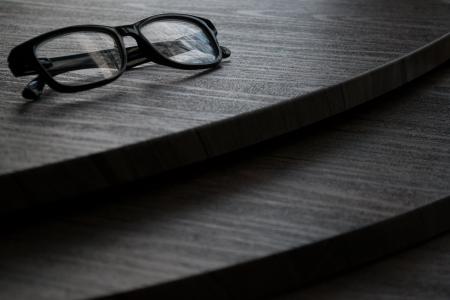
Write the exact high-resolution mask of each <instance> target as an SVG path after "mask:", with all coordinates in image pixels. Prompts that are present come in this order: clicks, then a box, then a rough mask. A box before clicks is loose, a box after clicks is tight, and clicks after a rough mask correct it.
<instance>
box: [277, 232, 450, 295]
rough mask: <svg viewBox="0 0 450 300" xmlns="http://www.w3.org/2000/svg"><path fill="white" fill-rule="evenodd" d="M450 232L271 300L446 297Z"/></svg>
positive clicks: (449, 280) (449, 258)
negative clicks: (402, 251)
mask: <svg viewBox="0 0 450 300" xmlns="http://www.w3.org/2000/svg"><path fill="white" fill-rule="evenodd" d="M449 254H450V235H449V234H446V235H444V236H442V237H439V238H437V239H434V240H433V241H430V242H428V243H426V244H424V245H420V246H418V247H417V248H415V249H412V250H409V251H406V252H404V253H399V254H397V255H395V256H392V257H389V258H387V259H384V260H382V261H378V262H376V263H373V264H370V265H368V266H365V267H364V268H360V269H357V270H354V271H353V272H350V273H349V274H344V275H341V276H339V277H337V278H333V279H330V280H327V281H325V282H323V283H320V284H317V285H314V286H312V287H309V288H306V289H303V290H299V291H296V292H293V293H290V294H287V295H283V296H280V297H276V298H273V300H275V299H276V300H294V299H305V300H310V299H311V300H321V299H334V300H341V299H342V300H347V299H361V300H369V299H377V300H378V299H381V300H385V299H386V300H397V299H398V300H403V299H411V300H416V299H417V300H422V299H434V300H447V299H449V298H450V285H449V282H450V277H449V276H450V264H449V263H448V262H449V261H450V255H449Z"/></svg>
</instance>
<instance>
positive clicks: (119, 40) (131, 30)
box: [8, 13, 231, 98]
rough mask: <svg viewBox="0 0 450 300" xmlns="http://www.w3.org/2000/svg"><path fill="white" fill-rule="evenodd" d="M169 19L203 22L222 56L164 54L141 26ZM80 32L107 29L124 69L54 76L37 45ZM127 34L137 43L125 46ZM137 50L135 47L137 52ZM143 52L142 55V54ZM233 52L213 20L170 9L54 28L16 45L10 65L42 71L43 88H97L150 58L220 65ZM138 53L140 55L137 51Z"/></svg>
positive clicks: (22, 72)
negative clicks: (98, 75) (72, 81)
mask: <svg viewBox="0 0 450 300" xmlns="http://www.w3.org/2000/svg"><path fill="white" fill-rule="evenodd" d="M167 19H170V20H174V19H175V20H187V21H189V22H193V23H195V24H197V25H199V26H200V28H202V29H203V30H204V32H205V33H206V34H208V35H209V37H210V38H211V41H213V42H214V43H215V47H217V51H218V56H217V59H216V61H214V62H213V63H207V64H184V63H180V62H177V61H174V60H171V59H169V58H167V57H165V56H164V55H162V54H161V53H159V51H158V50H156V49H155V48H154V47H153V46H152V43H151V42H150V41H149V40H148V39H147V38H146V37H145V35H143V34H142V32H141V28H142V27H143V26H144V25H147V24H148V23H151V22H154V21H159V20H167ZM76 32H99V33H105V34H108V35H109V36H110V37H112V38H113V39H114V42H115V43H116V45H117V46H118V50H119V53H120V56H121V59H122V66H121V68H120V70H118V72H117V74H115V75H113V76H112V77H110V78H106V79H102V80H100V81H96V82H91V83H86V84H82V85H77V86H74V85H66V84H62V83H59V82H58V81H56V80H55V79H54V78H53V76H52V75H51V74H50V73H49V72H48V71H47V70H46V69H45V67H44V66H43V65H42V64H41V63H40V62H39V60H38V57H37V55H36V48H37V47H38V46H39V45H40V44H41V43H42V42H44V41H46V40H50V39H51V38H52V37H55V38H57V37H59V36H62V35H64V34H69V33H76ZM125 36H131V37H132V38H134V39H135V40H136V43H137V46H133V47H128V48H127V47H125V43H124V41H123V37H125ZM136 47H137V51H139V52H140V53H137V54H138V57H134V58H133V60H130V61H129V58H130V57H129V54H128V49H136ZM137 51H136V50H135V52H137ZM130 52H131V51H130ZM139 54H140V55H141V56H139ZM230 54H231V52H230V50H229V49H228V48H226V47H223V46H220V45H219V42H218V41H217V29H216V27H215V26H214V24H213V23H212V22H211V21H210V20H208V19H205V18H201V17H197V16H193V15H187V14H175V13H170V14H159V15H154V16H151V17H148V18H145V19H142V20H140V21H138V22H136V23H134V24H130V25H121V26H114V27H113V26H106V25H75V26H69V27H64V28H60V29H56V30H52V31H49V32H47V33H44V34H41V35H38V36H36V37H34V38H32V39H30V40H28V41H26V42H24V43H22V44H20V45H18V46H16V47H14V48H13V49H12V50H11V52H10V54H9V56H8V66H9V68H10V70H11V72H12V73H13V75H14V76H16V77H20V76H28V75H38V77H37V78H36V79H35V80H38V79H40V80H41V81H43V82H42V88H43V87H44V85H45V84H47V85H48V86H49V87H50V88H52V89H53V90H55V91H58V92H63V93H74V92H80V91H85V90H89V89H93V88H97V87H100V86H103V85H106V84H108V83H111V82H113V81H114V80H116V79H118V78H119V77H120V76H121V75H122V74H123V73H124V72H125V71H126V70H128V69H131V68H133V67H135V66H137V65H140V64H144V63H147V62H154V63H157V64H160V65H165V66H168V67H173V68H177V69H184V70H198V69H206V68H213V67H216V66H217V65H219V64H220V63H221V61H222V59H223V58H226V57H229V56H230ZM134 55H135V56H136V53H135V54H134ZM144 58H145V59H144ZM142 59H144V60H142ZM136 60H138V61H136ZM32 82H33V81H32ZM32 82H30V83H29V85H30V84H32ZM24 92H25V90H24ZM24 97H25V95H24ZM38 97H39V96H38ZM26 98H28V97H26Z"/></svg>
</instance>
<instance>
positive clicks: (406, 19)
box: [0, 0, 450, 212]
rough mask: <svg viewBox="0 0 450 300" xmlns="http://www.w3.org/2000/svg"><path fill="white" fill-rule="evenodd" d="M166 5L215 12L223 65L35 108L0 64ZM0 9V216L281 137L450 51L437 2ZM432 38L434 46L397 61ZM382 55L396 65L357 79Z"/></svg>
mask: <svg viewBox="0 0 450 300" xmlns="http://www.w3.org/2000/svg"><path fill="white" fill-rule="evenodd" d="M162 12H184V13H193V14H198V15H202V16H205V17H208V18H210V19H212V20H213V21H214V22H215V23H216V24H217V27H218V29H219V31H220V37H219V38H220V41H221V42H222V43H223V44H224V45H226V46H228V47H230V48H231V49H232V51H233V55H232V58H231V60H230V61H229V62H227V63H224V64H223V66H222V67H221V68H219V69H216V70H212V71H209V72H201V73H194V72H186V71H179V70H173V69H169V68H166V67H161V66H155V65H148V66H145V67H143V68H139V69H138V70H135V71H133V72H128V73H127V74H125V75H124V76H123V77H122V78H121V79H120V80H118V81H116V82H114V83H113V84H110V85H108V86H106V87H102V88H99V89H96V90H92V91H87V92H83V93H78V94H73V95H62V94H57V93H52V92H51V91H48V92H47V95H46V96H45V97H44V98H42V100H41V101H38V102H35V103H26V102H24V100H23V99H22V98H21V97H20V91H21V89H22V87H23V85H24V84H25V83H26V82H27V79H22V78H21V79H16V78H13V77H12V76H11V74H10V73H9V71H8V69H7V66H6V57H7V54H8V51H9V50H10V49H11V48H12V47H13V46H14V45H16V44H17V43H19V42H21V41H24V40H26V39H28V38H30V37H32V36H34V35H36V34H38V33H42V32H45V31H47V30H51V29H55V28H58V27H61V26H66V25H70V24H83V23H101V24H110V25H118V24H126V23H131V22H134V21H136V20H138V19H140V18H143V17H146V16H148V15H152V14H156V13H162ZM0 14H1V16H2V18H1V20H0V25H2V26H3V32H2V43H1V47H0V56H1V57H2V58H1V60H0V64H1V70H0V78H1V83H0V84H1V86H0V90H1V99H2V101H1V103H0V118H1V128H0V139H1V143H0V153H1V156H0V187H1V188H2V191H3V194H4V195H5V198H7V199H6V200H3V201H2V203H1V206H0V209H1V211H2V212H5V211H9V210H11V209H16V208H21V207H26V206H29V205H35V204H39V203H42V202H47V201H50V200H55V199H59V198H62V197H64V196H70V195H74V194H77V193H80V192H83V191H89V190H95V189H99V188H103V187H106V186H109V185H114V184H118V183H123V182H126V181H130V180H134V179H136V178H140V177H143V176H147V175H151V174H156V173H158V172H161V171H164V170H168V169H172V168H175V167H178V166H180V165H185V164H189V163H191V162H195V161H200V160H204V159H206V158H209V157H212V156H215V155H218V154H221V153H225V152H228V151H231V150H235V149H238V148H240V147H243V146H246V145H249V144H253V143H256V142H258V141H261V140H264V139H267V138H270V137H273V136H276V135H279V134H281V133H284V132H287V131H290V130H293V129H295V128H299V127H301V126H304V125H306V124H309V123H312V122H314V121H317V120H319V119H322V118H325V117H327V116H329V115H333V114H335V113H338V112H341V111H343V110H346V109H348V108H350V107H352V106H354V105H357V104H359V103H361V102H364V101H367V100H369V99H370V98H373V97H375V96H377V95H379V94H381V93H383V92H386V91H388V90H390V89H392V88H395V87H397V86H399V85H401V84H403V83H404V82H406V81H408V80H410V79H412V78H415V77H416V76H418V75H420V74H421V73H423V72H425V71H428V70H429V69H430V68H432V67H434V66H436V65H438V64H440V63H442V62H443V61H444V60H445V59H447V58H448V56H450V51H449V49H450V36H449V35H448V29H449V24H450V21H449V18H448V15H449V14H450V8H449V5H448V2H446V1H442V0H441V1H438V0H433V1H427V2H424V1H406V0H404V1H387V0H383V1H365V0H364V1H363V0H360V1H345V0H340V1H332V2H329V1H293V0H285V1H277V2H276V3H275V2H273V1H268V0H267V1H245V2H243V1H226V2H223V1H206V0H196V1H190V2H189V4H187V3H186V2H185V1H138V0H134V1H118V0H116V1H101V2H95V3H92V2H85V1H78V2H73V1H48V0H40V1H28V2H27V1H3V2H2V6H1V8H0ZM443 36H444V37H443ZM440 37H443V38H441V40H440V42H439V43H438V44H437V46H436V45H435V46H433V47H431V48H429V49H427V50H425V51H422V52H419V53H418V54H417V55H415V56H413V57H411V58H406V59H400V60H398V58H399V57H401V56H402V55H406V54H408V53H411V52H413V51H415V50H417V49H418V48H419V47H422V46H424V45H426V44H428V43H430V42H432V41H435V40H436V39H437V38H440ZM388 62H394V63H393V64H392V65H387V66H385V67H383V68H381V69H377V72H370V73H365V74H364V75H363V76H360V77H355V76H356V75H358V74H362V73H364V72H366V71H369V70H374V68H375V69H376V68H378V67H380V66H382V65H383V64H385V63H388ZM313 91H316V93H312V94H311V92H313ZM273 105H275V106H273ZM262 109H263V110H262ZM244 113H245V114H244ZM217 122H219V123H217Z"/></svg>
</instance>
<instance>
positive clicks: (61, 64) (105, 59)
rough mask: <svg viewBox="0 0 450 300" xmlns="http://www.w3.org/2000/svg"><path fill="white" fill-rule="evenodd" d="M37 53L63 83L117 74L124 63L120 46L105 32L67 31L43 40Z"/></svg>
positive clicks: (50, 71)
mask: <svg viewBox="0 0 450 300" xmlns="http://www.w3.org/2000/svg"><path fill="white" fill-rule="evenodd" d="M36 57H37V58H38V61H39V62H40V63H41V65H42V66H43V67H44V68H45V69H46V71H47V72H48V73H49V74H50V75H51V76H52V77H53V78H54V79H55V80H56V81H57V82H59V83H61V84H65V85H71V86H79V85H84V84H88V83H94V82H98V81H102V80H104V79H108V78H112V77H114V76H116V75H117V74H118V73H119V71H120V69H121V68H122V65H123V58H122V57H121V54H120V51H119V46H118V45H117V43H116V41H115V40H114V38H113V37H112V36H110V35H108V34H106V33H103V32H94V31H80V32H72V33H68V34H63V35H61V36H57V37H54V38H52V39H49V40H46V41H44V42H42V43H41V44H39V45H38V46H37V48H36Z"/></svg>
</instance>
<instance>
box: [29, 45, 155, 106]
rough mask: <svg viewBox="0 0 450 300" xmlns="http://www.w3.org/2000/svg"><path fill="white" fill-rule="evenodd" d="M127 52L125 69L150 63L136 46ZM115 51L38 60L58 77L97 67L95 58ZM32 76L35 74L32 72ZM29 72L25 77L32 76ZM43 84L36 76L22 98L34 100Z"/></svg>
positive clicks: (40, 93)
mask: <svg viewBox="0 0 450 300" xmlns="http://www.w3.org/2000/svg"><path fill="white" fill-rule="evenodd" d="M126 51H127V60H128V62H127V69H130V68H133V67H135V66H138V65H141V64H144V63H147V62H150V61H151V60H150V59H149V58H148V57H146V56H144V54H143V53H142V51H141V50H140V49H139V47H138V46H133V47H128V48H126ZM114 52H115V50H113V49H107V50H101V51H96V52H92V53H82V54H75V55H69V56H62V57H54V58H52V59H51V60H49V59H46V58H39V61H40V63H41V64H42V65H43V66H44V67H46V69H47V72H49V73H50V74H51V75H53V76H54V75H58V74H62V73H66V72H70V71H74V70H81V69H90V68H96V67H98V64H97V62H96V61H95V59H94V57H95V56H99V55H100V56H104V55H113V53H114ZM33 73H34V74H35V73H36V72H33ZM33 73H31V72H29V73H27V75H32V74H33ZM44 87H45V82H44V80H43V78H42V77H41V76H37V77H36V78H34V79H33V80H31V81H30V82H29V83H28V84H27V85H26V86H25V88H24V89H23V91H22V96H23V97H24V98H26V99H31V100H36V99H39V97H40V96H41V95H42V91H43V90H44Z"/></svg>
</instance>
